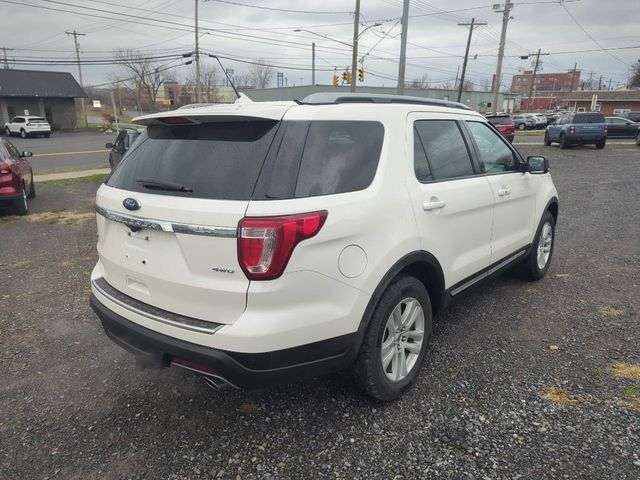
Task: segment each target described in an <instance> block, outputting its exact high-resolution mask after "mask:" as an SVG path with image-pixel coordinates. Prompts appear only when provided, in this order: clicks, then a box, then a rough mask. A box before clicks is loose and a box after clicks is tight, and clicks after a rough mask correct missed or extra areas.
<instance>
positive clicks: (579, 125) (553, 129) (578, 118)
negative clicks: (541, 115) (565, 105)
mask: <svg viewBox="0 0 640 480" xmlns="http://www.w3.org/2000/svg"><path fill="white" fill-rule="evenodd" d="M552 142H558V143H559V144H560V147H561V148H569V147H570V146H571V145H586V144H593V145H595V146H596V148H604V146H605V145H606V143H607V125H606V124H605V120H604V115H603V114H602V113H600V112H584V113H571V112H570V113H564V114H562V116H561V117H560V118H559V119H558V120H557V121H556V123H554V124H553V125H549V126H548V127H547V131H546V132H545V133H544V144H545V145H547V146H549V145H551V143H552Z"/></svg>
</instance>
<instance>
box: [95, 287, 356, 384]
mask: <svg viewBox="0 0 640 480" xmlns="http://www.w3.org/2000/svg"><path fill="white" fill-rule="evenodd" d="M90 303H91V307H92V308H93V310H94V311H95V312H96V314H97V315H98V317H99V318H100V320H101V322H102V326H103V327H104V330H105V332H106V334H107V336H108V337H109V338H110V339H111V340H113V341H114V342H115V343H116V344H118V345H119V346H121V347H122V348H124V349H126V350H128V351H130V352H132V353H134V354H135V355H137V356H139V357H140V358H141V359H142V360H143V364H145V365H148V366H155V367H168V366H170V365H171V364H172V363H173V364H181V365H182V366H185V365H189V367H188V368H190V369H192V370H196V371H198V372H200V373H203V374H205V375H207V374H208V375H212V376H216V377H220V378H222V379H224V380H226V381H227V382H228V383H230V384H231V385H233V386H235V387H238V388H259V387H264V386H267V385H271V384H275V383H282V382H285V381H292V380H295V379H299V378H309V377H314V376H317V375H321V374H323V373H327V372H330V371H334V370H337V369H340V368H342V367H345V366H347V365H349V364H350V363H351V362H353V361H354V360H355V358H356V355H357V353H358V345H359V341H358V334H357V333H352V334H347V335H342V336H339V337H335V338H330V339H327V340H322V341H319V342H315V343H310V344H307V345H301V346H298V347H293V348H287V349H284V350H277V351H271V352H261V353H239V352H230V351H226V350H221V349H216V348H211V347H207V346H203V345H197V344H194V343H190V342H187V341H184V340H180V339H178V338H174V337H170V336H168V335H164V334H161V333H158V332H156V331H154V330H150V329H148V328H145V327H143V326H141V325H139V324H137V323H134V322H131V321H129V320H127V319H126V318H124V317H122V316H120V315H118V314H117V313H115V312H113V311H111V310H110V309H109V308H107V307H106V306H104V305H103V304H102V303H100V301H99V300H98V299H97V298H96V297H95V295H93V294H92V295H91V299H90ZM185 361H186V362H185Z"/></svg>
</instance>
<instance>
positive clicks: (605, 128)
mask: <svg viewBox="0 0 640 480" xmlns="http://www.w3.org/2000/svg"><path fill="white" fill-rule="evenodd" d="M607 133H609V127H607V126H606V125H605V126H604V134H605V135H606V134H607Z"/></svg>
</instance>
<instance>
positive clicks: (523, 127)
mask: <svg viewBox="0 0 640 480" xmlns="http://www.w3.org/2000/svg"><path fill="white" fill-rule="evenodd" d="M526 128H527V125H526V124H524V123H520V124H518V130H526Z"/></svg>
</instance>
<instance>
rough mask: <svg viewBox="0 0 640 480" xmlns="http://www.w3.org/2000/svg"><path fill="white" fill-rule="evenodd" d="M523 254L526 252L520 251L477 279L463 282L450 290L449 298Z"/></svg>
mask: <svg viewBox="0 0 640 480" xmlns="http://www.w3.org/2000/svg"><path fill="white" fill-rule="evenodd" d="M525 253H526V250H521V251H519V252H518V253H516V254H514V255H511V256H510V257H507V258H505V259H504V260H503V261H502V262H500V263H499V264H497V265H495V266H494V267H492V268H490V269H489V270H487V271H486V272H483V273H482V274H480V275H478V276H477V277H474V278H472V279H471V280H469V281H468V282H465V283H463V284H462V285H460V286H459V287H457V288H455V289H453V290H451V296H455V295H457V294H458V293H460V292H462V291H463V290H466V289H467V288H469V287H470V286H471V285H474V284H476V283H478V282H479V281H480V280H482V279H483V278H487V277H488V276H489V275H491V274H493V273H495V272H497V271H498V270H500V269H501V268H502V267H504V266H505V265H507V264H509V263H511V262H513V261H514V260H515V259H516V258H518V257H521V256H522V255H524V254H525Z"/></svg>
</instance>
